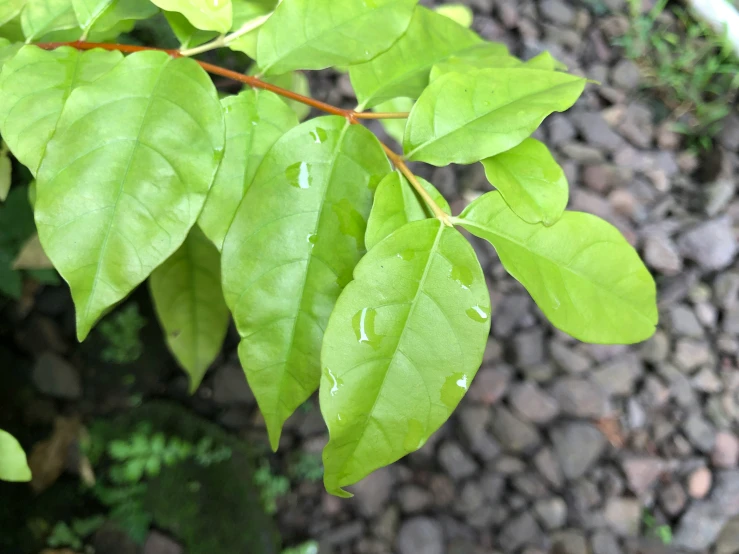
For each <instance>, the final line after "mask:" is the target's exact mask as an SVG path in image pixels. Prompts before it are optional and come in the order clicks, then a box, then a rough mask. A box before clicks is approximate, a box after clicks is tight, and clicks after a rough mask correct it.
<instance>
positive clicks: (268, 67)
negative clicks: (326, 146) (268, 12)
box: [257, 0, 418, 75]
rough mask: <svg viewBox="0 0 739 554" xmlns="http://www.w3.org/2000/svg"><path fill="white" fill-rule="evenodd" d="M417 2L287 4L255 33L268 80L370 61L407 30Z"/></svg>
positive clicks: (315, 0)
mask: <svg viewBox="0 0 739 554" xmlns="http://www.w3.org/2000/svg"><path fill="white" fill-rule="evenodd" d="M417 2H418V0H371V1H367V0H342V1H341V2H337V1H336V0H288V1H285V2H282V3H281V4H280V5H279V6H278V7H277V9H276V10H275V12H274V14H273V15H272V17H270V19H269V21H267V23H265V24H264V26H263V27H262V29H261V31H260V33H259V45H258V49H257V62H258V63H259V67H260V68H262V71H263V72H264V73H266V74H268V75H279V74H280V73H287V72H288V71H293V70H295V69H324V68H327V67H331V66H334V65H350V64H355V63H360V62H366V61H368V60H371V59H372V58H374V57H375V56H377V55H378V54H380V53H381V52H384V51H385V50H387V49H388V48H390V46H391V45H392V44H393V43H394V42H395V41H396V40H398V38H399V37H400V36H401V35H402V34H403V33H404V32H405V30H406V29H407V28H408V23H409V22H410V20H411V15H412V14H413V10H414V7H415V5H416V3H417Z"/></svg>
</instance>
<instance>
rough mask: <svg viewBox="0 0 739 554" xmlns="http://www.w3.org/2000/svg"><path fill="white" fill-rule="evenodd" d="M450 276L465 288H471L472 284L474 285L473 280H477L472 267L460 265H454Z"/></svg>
mask: <svg viewBox="0 0 739 554" xmlns="http://www.w3.org/2000/svg"><path fill="white" fill-rule="evenodd" d="M449 276H450V277H451V278H452V279H453V280H454V281H456V282H457V283H459V284H460V285H461V286H462V288H463V289H464V290H469V289H470V285H472V282H473V281H474V280H475V278H474V276H473V275H472V270H471V269H470V268H468V267H464V266H459V265H455V266H454V267H452V271H451V273H450V274H449Z"/></svg>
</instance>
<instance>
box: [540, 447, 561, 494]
mask: <svg viewBox="0 0 739 554" xmlns="http://www.w3.org/2000/svg"><path fill="white" fill-rule="evenodd" d="M534 466H536V469H537V470H538V471H539V473H541V474H542V475H543V476H544V478H545V479H546V480H547V481H549V483H550V484H551V485H552V486H553V487H554V488H555V489H559V488H560V487H561V486H562V485H563V484H564V476H563V475H562V469H561V468H560V467H559V462H557V459H556V458H555V457H554V452H552V450H551V449H550V448H542V449H541V450H539V452H537V454H536V456H534Z"/></svg>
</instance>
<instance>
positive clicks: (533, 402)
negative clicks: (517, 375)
mask: <svg viewBox="0 0 739 554" xmlns="http://www.w3.org/2000/svg"><path fill="white" fill-rule="evenodd" d="M510 402H511V405H512V406H513V408H514V409H515V410H516V412H518V413H519V414H520V415H521V416H522V417H523V419H524V420H526V421H531V422H533V423H547V422H549V421H551V420H552V419H554V418H555V417H557V414H559V405H558V404H557V401H556V400H555V399H554V398H552V397H551V396H549V395H548V394H547V393H545V392H544V391H543V390H541V388H539V386H538V385H536V384H535V383H522V384H520V385H517V386H515V387H514V388H513V389H512V390H511V393H510Z"/></svg>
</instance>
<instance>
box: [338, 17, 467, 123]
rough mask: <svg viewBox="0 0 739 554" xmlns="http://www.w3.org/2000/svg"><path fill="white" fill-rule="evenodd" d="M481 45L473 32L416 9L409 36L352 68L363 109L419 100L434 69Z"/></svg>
mask: <svg viewBox="0 0 739 554" xmlns="http://www.w3.org/2000/svg"><path fill="white" fill-rule="evenodd" d="M480 42H481V39H480V37H478V36H477V35H476V34H475V33H473V32H472V31H470V30H468V29H465V28H464V27H462V26H461V25H459V24H457V23H455V22H454V21H452V20H451V19H449V18H448V17H444V16H443V15H440V14H438V13H436V12H433V11H431V10H429V9H427V8H424V7H423V6H418V7H416V10H415V12H414V13H413V19H412V20H411V22H410V25H409V26H408V30H407V31H406V33H405V34H404V35H403V36H402V37H401V38H400V39H399V40H398V41H397V42H396V43H395V44H393V45H392V47H391V48H390V49H389V50H387V52H384V53H383V54H380V55H379V56H377V57H375V58H374V59H372V60H371V61H369V62H367V63H363V64H359V65H354V66H352V67H351V68H349V76H350V77H351V81H352V86H353V87H354V90H355V92H356V93H357V99H358V100H359V105H360V107H361V108H371V107H372V106H375V105H376V104H380V103H381V102H385V101H387V100H392V99H393V98H397V97H401V96H403V97H408V98H418V97H419V96H420V95H421V93H422V92H423V90H424V89H425V88H426V87H427V86H428V84H429V73H430V71H431V67H432V66H433V65H434V64H436V63H438V62H440V61H441V60H443V59H445V58H447V57H448V56H450V55H451V54H453V53H455V52H460V51H462V50H464V49H465V48H468V47H470V46H472V45H474V44H478V43H480Z"/></svg>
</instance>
